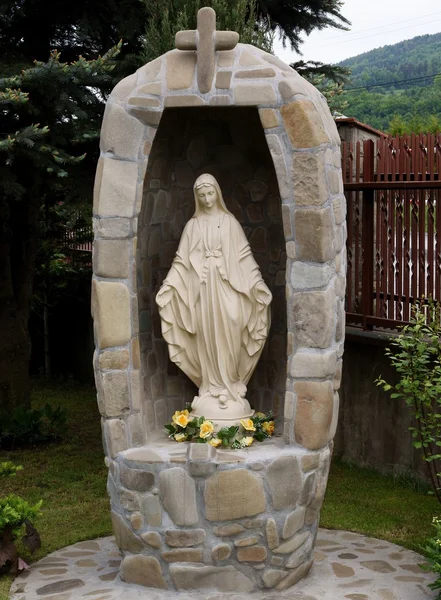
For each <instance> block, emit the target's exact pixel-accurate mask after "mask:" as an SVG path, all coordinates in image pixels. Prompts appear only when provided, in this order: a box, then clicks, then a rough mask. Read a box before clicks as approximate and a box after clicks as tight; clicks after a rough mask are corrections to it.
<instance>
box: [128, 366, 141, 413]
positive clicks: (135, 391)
mask: <svg viewBox="0 0 441 600" xmlns="http://www.w3.org/2000/svg"><path fill="white" fill-rule="evenodd" d="M140 386H141V380H140V372H139V371H131V372H130V391H131V399H132V410H136V411H138V412H139V411H140V410H141V388H140Z"/></svg>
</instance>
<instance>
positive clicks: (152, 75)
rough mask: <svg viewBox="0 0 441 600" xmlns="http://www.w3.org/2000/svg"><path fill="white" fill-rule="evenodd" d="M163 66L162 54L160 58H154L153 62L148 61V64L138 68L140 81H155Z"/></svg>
mask: <svg viewBox="0 0 441 600" xmlns="http://www.w3.org/2000/svg"><path fill="white" fill-rule="evenodd" d="M161 67H162V56H161V57H159V58H155V60H152V61H151V62H149V63H147V64H146V65H144V66H142V67H140V68H139V69H138V70H137V73H138V78H139V81H141V82H148V81H154V80H155V79H156V78H157V77H158V75H159V72H160V70H161Z"/></svg>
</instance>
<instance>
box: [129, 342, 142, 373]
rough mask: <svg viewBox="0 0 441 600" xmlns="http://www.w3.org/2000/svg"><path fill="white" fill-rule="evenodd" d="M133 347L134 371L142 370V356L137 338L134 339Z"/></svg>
mask: <svg viewBox="0 0 441 600" xmlns="http://www.w3.org/2000/svg"><path fill="white" fill-rule="evenodd" d="M131 347H132V367H133V368H134V369H140V368H141V356H140V350H139V339H138V338H137V337H136V338H133V339H132V343H131Z"/></svg>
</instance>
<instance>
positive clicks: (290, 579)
mask: <svg viewBox="0 0 441 600" xmlns="http://www.w3.org/2000/svg"><path fill="white" fill-rule="evenodd" d="M313 562H314V561H313V560H310V561H308V562H307V563H304V564H303V565H300V567H297V569H294V571H292V572H291V573H290V574H289V575H287V576H286V577H285V579H282V581H281V582H280V583H279V584H278V585H277V586H276V589H277V590H279V591H283V590H287V589H288V588H290V587H292V586H293V585H295V584H296V583H297V582H298V581H300V580H301V579H303V577H305V575H306V574H307V573H308V572H309V570H310V568H311V567H312V563H313Z"/></svg>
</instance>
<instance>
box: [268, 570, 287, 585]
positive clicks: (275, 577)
mask: <svg viewBox="0 0 441 600" xmlns="http://www.w3.org/2000/svg"><path fill="white" fill-rule="evenodd" d="M284 577H286V571H281V570H280V569H268V570H267V571H265V573H264V574H263V575H262V581H263V585H264V586H265V587H266V588H272V587H274V586H275V585H276V584H277V583H279V581H281V580H282V579H283V578H284Z"/></svg>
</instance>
